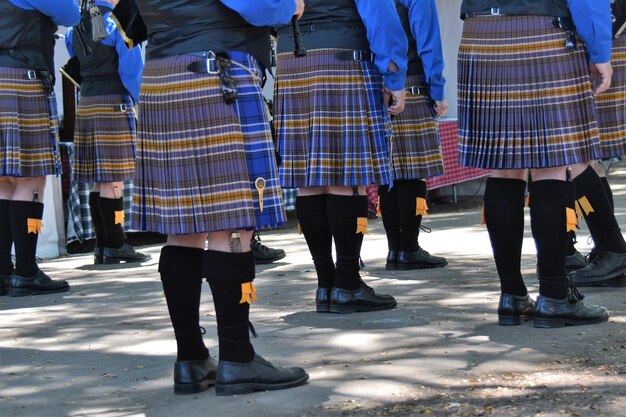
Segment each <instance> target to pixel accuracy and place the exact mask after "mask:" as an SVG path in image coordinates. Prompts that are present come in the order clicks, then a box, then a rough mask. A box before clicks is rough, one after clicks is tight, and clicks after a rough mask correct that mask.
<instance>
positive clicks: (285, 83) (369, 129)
mask: <svg viewBox="0 0 626 417" xmlns="http://www.w3.org/2000/svg"><path fill="white" fill-rule="evenodd" d="M339 51H340V50H339V49H319V50H310V51H308V54H307V56H305V57H300V58H295V57H294V56H293V54H291V53H281V54H279V55H278V65H277V70H276V74H277V75H276V84H275V86H274V121H275V127H276V133H277V136H278V148H279V152H280V155H281V158H282V165H281V166H280V168H279V173H280V181H281V185H282V186H283V187H285V188H300V187H316V186H359V185H368V184H387V183H388V182H389V179H390V172H389V137H390V134H391V124H390V118H389V115H388V114H387V112H386V109H385V108H384V105H383V94H382V91H383V90H382V76H381V74H380V72H379V71H378V70H377V69H376V67H375V66H374V64H373V63H372V62H370V61H341V60H338V59H337V58H336V57H335V53H336V52H339Z"/></svg>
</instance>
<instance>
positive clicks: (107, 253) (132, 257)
mask: <svg viewBox="0 0 626 417" xmlns="http://www.w3.org/2000/svg"><path fill="white" fill-rule="evenodd" d="M102 255H103V257H104V263H105V264H118V263H120V262H122V261H124V262H145V261H147V260H150V259H151V258H152V257H151V256H150V255H145V254H143V253H141V252H137V251H136V250H135V249H133V247H132V246H130V245H129V244H128V243H124V244H123V245H122V246H120V247H119V248H117V249H113V248H104V252H103V253H102Z"/></svg>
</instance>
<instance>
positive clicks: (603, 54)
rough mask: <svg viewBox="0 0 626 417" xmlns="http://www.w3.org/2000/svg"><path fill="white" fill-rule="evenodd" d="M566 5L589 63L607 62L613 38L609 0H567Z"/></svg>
mask: <svg viewBox="0 0 626 417" xmlns="http://www.w3.org/2000/svg"><path fill="white" fill-rule="evenodd" d="M567 5H568V7H569V9H570V12H571V13H572V18H573V19H574V24H575V25H576V32H577V33H578V36H580V38H581V39H582V40H583V42H584V43H585V47H586V48H587V53H588V54H589V59H590V60H591V62H595V63H605V62H609V61H610V60H611V45H612V37H613V32H612V27H613V25H612V23H611V2H610V0H567Z"/></svg>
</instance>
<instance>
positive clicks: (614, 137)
mask: <svg viewBox="0 0 626 417" xmlns="http://www.w3.org/2000/svg"><path fill="white" fill-rule="evenodd" d="M611 64H612V66H613V78H612V80H611V88H609V89H608V90H607V91H605V92H604V93H602V94H599V95H598V96H597V97H596V108H597V109H598V128H599V131H600V146H601V148H602V158H619V157H621V156H623V155H626V35H622V36H620V37H619V38H618V39H615V40H613V52H612V56H611Z"/></svg>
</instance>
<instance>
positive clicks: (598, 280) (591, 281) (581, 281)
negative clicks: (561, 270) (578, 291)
mask: <svg viewBox="0 0 626 417" xmlns="http://www.w3.org/2000/svg"><path fill="white" fill-rule="evenodd" d="M623 275H624V270H623V269H619V270H617V271H614V272H611V273H610V274H607V275H602V276H598V277H591V278H578V279H576V274H575V273H573V274H572V275H571V278H572V282H573V283H574V285H576V286H581V285H597V284H602V283H603V282H604V281H608V280H611V279H615V278H619V277H621V276H623Z"/></svg>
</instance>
